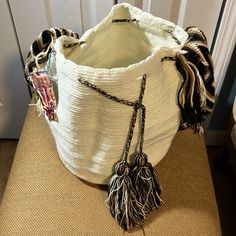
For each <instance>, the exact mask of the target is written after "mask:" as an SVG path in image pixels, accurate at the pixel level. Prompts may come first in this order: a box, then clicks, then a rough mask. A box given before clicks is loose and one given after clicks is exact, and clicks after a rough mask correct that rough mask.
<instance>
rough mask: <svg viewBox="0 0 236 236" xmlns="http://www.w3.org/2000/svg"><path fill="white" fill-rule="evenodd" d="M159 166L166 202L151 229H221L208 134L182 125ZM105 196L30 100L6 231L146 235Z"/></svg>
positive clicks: (5, 213) (0, 225)
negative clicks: (61, 152) (120, 220)
mask: <svg viewBox="0 0 236 236" xmlns="http://www.w3.org/2000/svg"><path fill="white" fill-rule="evenodd" d="M156 171H157V174H158V177H159V180H160V182H161V184H162V187H163V194H162V197H163V199H164V201H165V203H164V205H163V206H162V207H161V208H160V209H159V210H156V211H154V212H152V213H151V214H150V215H149V216H148V217H147V220H146V222H145V224H144V228H145V233H146V235H147V236H148V235H159V236H164V235H165V236H171V235H181V236H185V235H186V236H190V235H199V236H200V235H203V236H208V235H209V236H218V235H221V230H220V223H219V218H218V210H217V205H216V200H215V194H214V190H213V184H212V180H211V175H210V170H209V165H208V160H207V154H206V149H205V145H204V139H203V138H201V137H199V136H198V135H193V134H192V131H179V132H178V133H177V135H176V137H175V139H174V141H173V143H172V146H171V148H170V150H169V152H168V154H167V155H166V157H165V158H164V159H163V160H162V161H161V162H160V163H159V164H158V166H157V167H156ZM106 197H107V193H106V191H104V190H103V189H101V188H99V187H98V186H95V185H90V184H87V183H85V182H84V181H81V180H80V179H78V178H77V177H76V176H74V175H73V174H71V173H70V172H69V171H68V170H67V169H65V167H64V166H63V164H62V162H61V161H60V159H59V157H58V154H57V151H56V148H55V144H54V140H53V138H52V135H51V133H50V131H49V128H48V126H47V124H46V122H45V120H44V119H43V117H37V114H36V112H35V110H34V107H30V109H29V112H28V115H27V118H26V121H25V124H24V128H23V131H22V134H21V138H20V141H19V144H18V148H17V151H16V154H15V160H14V163H13V167H12V170H11V174H10V177H9V181H8V184H7V188H6V191H5V194H4V196H3V200H2V202H1V206H0V235H1V236H16V235H17V236H18V235H42V236H45V235H104V236H108V235H109V236H114V235H142V234H143V232H142V230H140V228H136V229H133V230H131V231H130V232H126V233H123V231H122V230H121V229H120V228H119V227H118V226H117V224H116V222H115V221H114V220H113V218H112V217H111V216H110V213H109V210H108V209H107V208H106V207H105V205H104V200H105V198H106Z"/></svg>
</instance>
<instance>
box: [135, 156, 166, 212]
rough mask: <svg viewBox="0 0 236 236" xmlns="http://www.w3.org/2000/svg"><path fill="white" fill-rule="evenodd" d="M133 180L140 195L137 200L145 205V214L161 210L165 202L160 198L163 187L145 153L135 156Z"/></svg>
mask: <svg viewBox="0 0 236 236" xmlns="http://www.w3.org/2000/svg"><path fill="white" fill-rule="evenodd" d="M131 178H132V181H133V186H134V188H135V190H136V192H137V193H138V195H137V199H138V201H139V202H140V203H141V204H142V205H143V210H144V211H145V213H149V212H150V211H152V210H153V208H159V207H160V206H161V203H162V202H163V201H162V199H161V197H160V195H161V187H160V185H159V183H158V181H157V177H156V174H155V172H154V170H153V167H152V164H151V163H150V162H148V161H147V155H146V154H145V153H138V154H137V155H136V156H135V167H134V168H133V170H132V174H131Z"/></svg>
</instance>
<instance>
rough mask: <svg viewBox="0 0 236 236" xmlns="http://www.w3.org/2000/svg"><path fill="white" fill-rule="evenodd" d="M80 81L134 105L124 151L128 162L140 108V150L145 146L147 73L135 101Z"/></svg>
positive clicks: (124, 159) (120, 101)
mask: <svg viewBox="0 0 236 236" xmlns="http://www.w3.org/2000/svg"><path fill="white" fill-rule="evenodd" d="M78 80H79V82H80V83H81V84H84V85H86V86H88V87H89V88H91V89H93V90H95V91H97V92H98V93H100V94H101V95H103V96H104V97H106V98H108V99H111V100H113V101H115V102H118V103H122V104H124V105H128V106H132V107H133V108H134V111H133V114H132V117H131V121H130V128H129V132H128V137H127V141H126V145H125V149H124V153H123V161H125V162H127V159H128V155H129V149H130V144H131V141H132V138H133V133H134V128H135V123H136V120H137V115H138V110H140V109H141V110H142V118H141V132H140V134H141V137H140V151H142V148H143V140H144V128H145V111H146V108H145V106H144V105H143V104H142V100H143V96H144V91H145V87H146V74H144V75H143V77H142V82H141V88H140V93H139V99H138V100H137V101H135V102H131V101H128V100H125V99H121V98H118V97H116V96H113V95H110V94H108V93H107V92H106V91H104V90H102V89H100V88H98V87H97V86H96V85H94V84H92V83H90V82H88V81H86V80H84V79H82V78H79V79H78Z"/></svg>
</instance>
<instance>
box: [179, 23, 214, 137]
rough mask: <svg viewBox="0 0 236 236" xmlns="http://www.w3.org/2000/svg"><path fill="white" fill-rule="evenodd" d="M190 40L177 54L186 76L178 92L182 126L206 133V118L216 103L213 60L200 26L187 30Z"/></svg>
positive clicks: (180, 68) (180, 69) (182, 72)
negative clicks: (204, 129)
mask: <svg viewBox="0 0 236 236" xmlns="http://www.w3.org/2000/svg"><path fill="white" fill-rule="evenodd" d="M186 32H187V33H188V35H189V38H188V41H187V43H186V44H185V45H184V47H183V48H182V50H181V52H180V53H178V54H177V56H176V66H177V69H178V70H179V72H180V73H181V74H182V76H183V83H182V85H181V87H180V89H179V92H178V103H179V107H180V109H181V117H182V121H181V126H182V128H189V127H190V128H192V129H193V130H194V131H195V132H197V133H202V132H203V125H202V124H203V121H204V120H205V117H206V115H208V114H209V113H210V112H212V110H213V106H214V101H215V98H214V93H215V88H214V75H213V62H212V59H211V55H210V52H209V50H208V46H207V40H206V37H205V35H204V34H203V32H202V31H201V30H199V29H198V28H197V27H189V28H187V29H186Z"/></svg>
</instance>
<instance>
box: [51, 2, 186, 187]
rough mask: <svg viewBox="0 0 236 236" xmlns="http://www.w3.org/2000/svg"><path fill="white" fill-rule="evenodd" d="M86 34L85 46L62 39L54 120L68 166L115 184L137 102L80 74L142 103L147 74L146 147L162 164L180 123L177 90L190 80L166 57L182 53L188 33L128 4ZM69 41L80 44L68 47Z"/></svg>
mask: <svg viewBox="0 0 236 236" xmlns="http://www.w3.org/2000/svg"><path fill="white" fill-rule="evenodd" d="M123 17H125V18H130V17H132V18H136V19H137V22H129V23H112V20H113V19H117V18H123ZM170 32H171V34H172V35H175V37H177V38H178V39H179V41H180V42H181V44H180V45H179V44H178V43H176V40H174V39H173V37H172V36H171V35H170ZM128 35H129V37H128ZM81 40H82V41H84V42H85V43H83V44H82V45H81V44H80V43H79V39H75V38H73V37H67V36H62V37H60V38H59V39H57V40H56V43H55V52H56V69H57V79H58V97H59V99H58V107H57V116H58V122H54V121H51V122H49V126H50V128H51V130H52V133H53V135H54V138H55V141H56V145H57V149H58V153H59V156H60V158H61V159H62V161H63V163H64V164H65V166H66V167H67V168H68V169H69V170H70V171H71V172H72V173H74V174H75V175H77V176H79V177H80V178H82V179H85V180H87V181H89V182H92V183H97V184H107V183H108V180H109V178H110V176H111V175H112V173H113V169H114V165H115V164H116V163H117V162H119V161H120V160H121V159H122V152H123V150H124V146H125V141H126V139H127V135H128V130H129V125H130V119H131V115H132V112H133V108H132V107H129V106H126V105H124V104H119V103H117V102H114V101H111V100H109V99H107V98H104V97H103V96H101V94H99V93H97V92H96V91H93V90H92V89H91V88H88V87H86V86H85V85H83V84H81V83H79V81H78V79H79V78H83V79H85V80H87V81H89V82H90V83H93V84H94V85H95V86H97V87H98V88H100V89H102V90H104V91H106V92H107V93H109V94H111V95H113V96H116V97H119V98H121V99H125V100H129V101H132V102H134V101H136V100H137V99H138V96H139V91H140V80H141V78H142V76H143V74H145V73H146V74H147V85H146V90H145V96H144V98H143V105H144V106H145V107H146V111H147V112H146V123H145V140H144V150H145V152H146V153H147V155H148V157H149V161H150V162H151V163H152V164H153V165H156V164H157V163H158V162H159V161H160V160H161V159H162V158H163V157H164V155H165V154H166V152H167V151H168V148H169V146H170V144H171V141H172V139H173V137H174V135H175V134H176V132H177V129H178V127H179V123H180V111H179V107H178V104H177V91H178V88H179V86H180V83H181V81H182V77H181V76H180V74H179V73H178V71H177V69H176V67H175V63H174V62H173V61H164V62H161V59H162V58H163V57H165V56H168V57H173V56H175V55H176V53H177V52H178V51H179V50H180V49H181V47H182V46H183V45H184V44H185V42H186V40H187V33H186V32H185V31H184V30H183V29H182V28H181V27H179V26H176V25H175V24H173V23H171V22H169V21H166V20H163V19H161V18H157V17H154V16H152V15H151V14H149V13H146V12H143V11H141V10H140V9H138V8H135V7H131V5H129V4H120V5H118V6H115V7H113V8H112V10H111V12H110V13H109V15H108V16H107V17H106V18H105V19H104V20H103V21H102V22H101V23H99V24H98V25H97V26H95V27H94V28H93V29H91V30H89V31H88V32H86V33H85V34H84V35H83V36H82V37H81ZM68 44H71V45H75V46H73V47H71V48H70V47H65V46H64V45H68ZM138 134H139V129H138V127H135V129H134V136H133V140H132V143H131V148H130V154H132V153H134V151H135V149H136V147H137V143H138Z"/></svg>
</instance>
